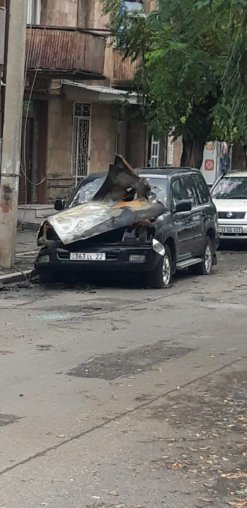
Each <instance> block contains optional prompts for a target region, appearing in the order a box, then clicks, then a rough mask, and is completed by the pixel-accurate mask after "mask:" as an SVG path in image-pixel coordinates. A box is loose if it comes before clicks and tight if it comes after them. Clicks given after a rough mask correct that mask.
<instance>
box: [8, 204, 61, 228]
mask: <svg viewBox="0 0 247 508" xmlns="http://www.w3.org/2000/svg"><path fill="white" fill-rule="evenodd" d="M55 213H56V211H55V210H54V206H53V205H48V204H47V205H37V204H36V205H19V206H18V216H17V219H18V223H19V224H36V225H39V224H41V222H43V220H45V218H46V217H49V216H50V215H54V214H55Z"/></svg>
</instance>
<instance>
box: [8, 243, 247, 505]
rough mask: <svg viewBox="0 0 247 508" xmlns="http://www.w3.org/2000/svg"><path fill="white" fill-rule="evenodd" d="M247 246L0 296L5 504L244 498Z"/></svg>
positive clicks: (241, 501)
mask: <svg viewBox="0 0 247 508" xmlns="http://www.w3.org/2000/svg"><path fill="white" fill-rule="evenodd" d="M246 290H247V254H246V251H227V252H224V253H220V254H219V265H218V267H217V268H216V269H215V273H214V275H212V276H210V277H193V276H190V275H187V274H180V275H179V276H178V277H176V279H175V281H174V284H173V286H172V287H171V288H170V289H168V290H160V291H159V290H157V291H151V290H143V289H140V288H138V287H131V285H130V284H129V286H128V284H125V285H120V284H115V285H114V286H113V285H111V284H108V285H107V286H106V285H105V286H104V287H103V286H102V287H97V288H90V287H89V288H88V287H87V288H84V287H83V286H82V285H75V286H74V287H63V286H57V287H55V288H54V287H53V288H52V287H49V288H46V287H44V286H39V285H37V284H35V285H32V286H30V287H29V288H28V287H27V288H25V287H24V288H21V287H19V288H9V290H7V291H1V293H0V323H1V328H0V382H1V391H0V433H1V445H0V492H1V496H0V507H1V508H4V507H6V508H27V507H28V508H29V507H35V508H36V507H39V506H48V507H52V508H104V507H105V508H160V507H163V506H164V507H167V508H180V507H181V508H197V507H199V508H205V507H214V508H225V507H226V506H233V507H236V508H239V507H242V506H246V505H247V489H246V483H247V458H246V457H247V451H246V450H247V433H246V427H247V411H246V383H247V376H246V371H247V368H246V366H247V361H246V357H247V345H246V342H247V341H246V338H247V334H246V329H247V299H246V294H247V293H246Z"/></svg>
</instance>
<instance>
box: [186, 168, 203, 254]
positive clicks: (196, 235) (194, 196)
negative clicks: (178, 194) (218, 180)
mask: <svg viewBox="0 0 247 508" xmlns="http://www.w3.org/2000/svg"><path fill="white" fill-rule="evenodd" d="M195 176H197V175H195ZM198 176H200V175H198ZM182 182H183V185H184V187H185V188H186V193H187V194H188V199H190V200H191V202H192V209H191V214H190V221H189V224H188V230H187V235H186V236H187V242H188V243H187V249H188V251H189V252H190V253H191V255H192V256H194V257H196V256H198V255H199V254H200V253H201V245H202V240H203V235H204V227H203V206H202V204H201V202H200V198H199V193H198V191H197V188H196V185H195V183H194V179H193V175H192V174H191V175H185V176H183V177H182Z"/></svg>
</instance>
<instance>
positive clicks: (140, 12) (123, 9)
mask: <svg viewBox="0 0 247 508" xmlns="http://www.w3.org/2000/svg"><path fill="white" fill-rule="evenodd" d="M120 14H127V15H128V16H142V17H143V16H145V12H144V7H143V3H142V2H138V1H135V2H133V1H131V0H130V1H128V2H127V1H125V0H122V2H121V4H120Z"/></svg>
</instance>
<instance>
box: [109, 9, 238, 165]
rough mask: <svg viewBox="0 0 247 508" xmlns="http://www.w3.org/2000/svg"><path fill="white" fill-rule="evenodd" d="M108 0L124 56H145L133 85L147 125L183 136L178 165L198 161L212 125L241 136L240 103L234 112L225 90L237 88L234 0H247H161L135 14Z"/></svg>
mask: <svg viewBox="0 0 247 508" xmlns="http://www.w3.org/2000/svg"><path fill="white" fill-rule="evenodd" d="M103 1H104V3H105V9H106V11H108V12H111V14H112V17H111V19H112V25H111V26H112V31H113V33H114V35H116V36H117V39H118V41H119V44H120V46H121V47H122V49H123V50H124V51H125V54H126V56H131V57H132V58H133V59H136V58H138V57H141V65H140V71H139V73H138V75H137V77H136V82H135V86H136V87H137V90H138V92H139V98H140V105H141V107H142V110H143V113H144V116H145V119H146V122H147V125H148V127H149V129H150V131H151V132H152V133H153V134H154V135H155V136H156V137H161V136H162V135H164V132H165V133H172V134H173V135H174V138H176V137H178V136H182V137H183V154H182V159H181V165H188V166H194V167H197V168H199V167H200V166H201V163H202V158H203V149H204V145H205V142H206V141H207V140H208V139H209V138H210V137H211V135H212V134H213V133H214V134H215V133H217V136H218V137H221V138H222V137H223V136H224V138H225V139H227V140H229V141H232V140H233V138H234V137H235V138H238V137H240V136H239V132H240V129H239V126H240V125H239V124H238V123H236V107H235V115H234V111H233V109H232V106H231V105H230V104H229V103H228V102H227V100H226V97H227V94H229V90H231V94H232V95H233V92H234V87H233V86H232V84H231V83H230V82H229V76H230V66H229V65H228V59H229V51H230V49H231V46H232V40H231V37H232V30H233V27H234V23H236V20H235V18H234V13H233V9H234V8H237V7H236V5H234V6H233V3H235V4H237V3H239V4H240V3H241V4H245V3H246V1H247V0H242V1H241V0H198V1H195V0H173V1H172V2H171V1H170V0H159V2H158V4H159V9H158V10H157V12H155V13H152V14H151V15H149V16H147V17H146V19H144V18H141V17H138V16H136V17H134V18H132V19H131V20H130V18H129V17H128V16H124V15H123V14H120V10H119V7H120V3H121V2H120V0H113V1H112V0H103ZM113 6H114V9H113ZM244 35H245V37H246V31H245V34H244ZM242 37H243V34H242ZM235 48H236V47H235ZM235 51H237V49H235ZM246 63H247V61H246ZM246 68H247V67H246ZM242 72H244V70H243V69H242ZM246 93H247V92H246ZM233 103H234V101H232V104H233Z"/></svg>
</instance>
